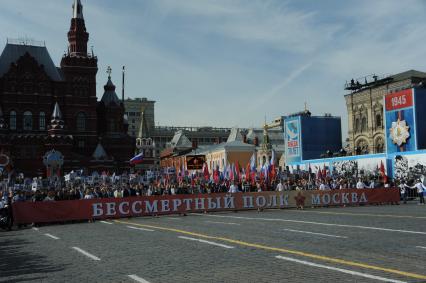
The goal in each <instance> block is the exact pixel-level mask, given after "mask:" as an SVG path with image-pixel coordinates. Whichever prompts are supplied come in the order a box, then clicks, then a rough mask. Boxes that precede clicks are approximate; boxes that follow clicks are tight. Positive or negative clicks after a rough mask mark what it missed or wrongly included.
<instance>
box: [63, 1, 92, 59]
mask: <svg viewBox="0 0 426 283" xmlns="http://www.w3.org/2000/svg"><path fill="white" fill-rule="evenodd" d="M72 9H73V16H72V19H71V26H70V30H69V32H68V42H69V54H70V55H71V56H78V57H87V56H88V54H87V42H88V41H89V33H88V32H87V31H86V24H85V22H84V17H83V5H82V4H81V1H80V0H74V4H73V5H72Z"/></svg>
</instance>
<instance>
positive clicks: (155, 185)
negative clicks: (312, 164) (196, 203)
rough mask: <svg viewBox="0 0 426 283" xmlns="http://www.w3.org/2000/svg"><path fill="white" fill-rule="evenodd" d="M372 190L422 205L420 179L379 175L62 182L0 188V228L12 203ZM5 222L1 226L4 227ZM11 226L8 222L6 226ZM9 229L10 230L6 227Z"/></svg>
mask: <svg viewBox="0 0 426 283" xmlns="http://www.w3.org/2000/svg"><path fill="white" fill-rule="evenodd" d="M366 188H369V189H375V188H399V190H400V194H401V200H402V201H403V202H404V203H406V202H407V200H408V199H413V198H416V197H418V199H419V204H425V200H424V197H425V195H426V186H425V185H424V183H423V180H421V179H416V180H390V179H388V178H387V177H386V178H384V177H382V176H369V177H362V178H361V177H343V176H339V177H336V176H333V177H332V176H329V177H325V178H320V179H319V178H316V177H315V174H309V173H301V174H300V173H299V174H290V173H287V174H285V175H279V176H278V178H276V179H274V180H251V181H250V182H247V181H246V180H244V179H243V180H220V181H219V182H214V181H212V180H205V179H203V178H202V177H201V178H185V179H180V180H178V179H173V180H170V179H167V178H162V177H161V178H154V179H152V180H150V182H148V183H146V182H144V183H141V182H134V181H131V180H130V181H126V182H123V180H122V181H120V182H110V181H106V182H105V181H101V182H98V183H91V184H87V183H85V182H64V183H62V184H61V185H60V186H57V184H56V186H55V187H50V188H49V187H43V188H34V187H32V188H28V187H27V188H25V187H24V188H18V189H10V188H6V189H5V188H3V189H2V190H0V227H1V226H2V219H3V220H4V219H6V220H7V218H6V217H3V218H1V217H2V215H3V216H5V215H7V214H10V213H11V207H12V205H13V203H16V202H23V201H29V202H46V201H64V200H82V199H97V198H125V197H137V196H164V195H179V194H211V193H238V192H262V191H278V192H284V191H292V190H341V189H366ZM4 224H5V223H3V225H4ZM10 225H11V224H10V223H9V222H8V223H7V226H10ZM9 228H10V227H9Z"/></svg>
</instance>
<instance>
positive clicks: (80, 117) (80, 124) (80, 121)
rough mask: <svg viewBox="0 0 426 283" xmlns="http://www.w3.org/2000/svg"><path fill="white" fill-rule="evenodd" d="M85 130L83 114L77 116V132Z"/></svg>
mask: <svg viewBox="0 0 426 283" xmlns="http://www.w3.org/2000/svg"><path fill="white" fill-rule="evenodd" d="M85 130H86V115H85V114H84V113H83V112H80V113H78V114H77V131H85Z"/></svg>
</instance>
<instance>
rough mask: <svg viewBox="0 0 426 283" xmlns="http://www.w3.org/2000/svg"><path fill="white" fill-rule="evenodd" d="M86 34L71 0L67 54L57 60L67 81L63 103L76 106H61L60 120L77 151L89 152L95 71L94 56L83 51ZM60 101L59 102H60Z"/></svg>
mask: <svg viewBox="0 0 426 283" xmlns="http://www.w3.org/2000/svg"><path fill="white" fill-rule="evenodd" d="M88 40H89V33H88V32H87V31H86V24H85V20H84V17H83V5H82V4H81V2H80V0H74V4H73V15H72V19H71V27H70V30H69V32H68V42H69V47H68V53H67V54H65V55H64V56H63V58H62V60H61V69H62V73H63V75H64V77H65V80H66V81H67V84H68V87H67V94H66V95H65V98H64V100H65V101H64V103H63V104H64V105H78V107H67V108H66V109H63V119H64V121H65V124H66V125H68V128H69V129H70V134H72V135H73V137H74V146H75V147H76V148H78V151H79V152H80V153H81V154H84V155H89V154H91V153H92V152H93V150H94V149H95V147H96V145H97V143H98V139H97V137H96V135H97V114H96V105H97V99H96V73H97V72H98V59H97V57H96V56H94V54H93V51H92V52H91V53H90V54H89V53H88V52H87V43H88ZM60 104H62V103H60Z"/></svg>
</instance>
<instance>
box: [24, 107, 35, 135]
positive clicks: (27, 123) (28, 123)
mask: <svg viewBox="0 0 426 283" xmlns="http://www.w3.org/2000/svg"><path fill="white" fill-rule="evenodd" d="M22 121H23V128H24V131H31V130H32V129H33V113H31V112H30V111H25V112H24V117H23V120H22Z"/></svg>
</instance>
